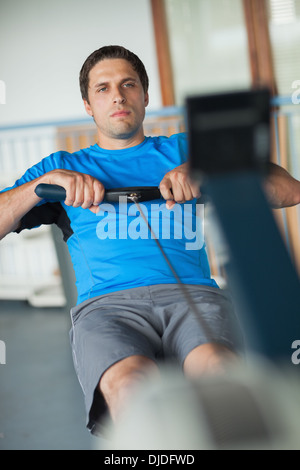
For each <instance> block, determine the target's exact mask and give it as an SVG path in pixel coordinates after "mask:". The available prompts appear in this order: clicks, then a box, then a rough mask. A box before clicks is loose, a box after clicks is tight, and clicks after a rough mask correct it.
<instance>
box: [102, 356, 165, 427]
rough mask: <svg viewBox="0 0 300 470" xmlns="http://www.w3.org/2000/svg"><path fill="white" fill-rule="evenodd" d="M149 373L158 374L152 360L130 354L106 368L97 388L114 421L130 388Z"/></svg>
mask: <svg viewBox="0 0 300 470" xmlns="http://www.w3.org/2000/svg"><path fill="white" fill-rule="evenodd" d="M150 374H152V375H158V374H159V369H158V367H157V365H156V364H155V362H154V361H152V360H151V359H149V358H147V357H145V356H130V357H127V358H126V359H123V360H121V361H119V362H117V363H115V364H114V365H112V366H111V367H110V368H109V369H107V370H106V371H105V372H104V374H103V376H102V378H101V380H100V382H99V389H100V392H101V393H102V394H103V396H104V398H105V401H106V403H107V406H108V408H109V411H110V414H111V418H112V420H113V421H116V420H117V419H118V418H119V417H120V415H121V413H122V410H123V408H124V406H126V403H127V401H128V399H130V397H131V396H132V390H133V388H134V387H135V386H136V385H139V384H140V383H141V382H142V381H143V380H144V379H145V378H146V377H148V376H149V375H150Z"/></svg>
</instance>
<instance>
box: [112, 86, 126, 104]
mask: <svg viewBox="0 0 300 470" xmlns="http://www.w3.org/2000/svg"><path fill="white" fill-rule="evenodd" d="M113 101H114V103H118V104H122V103H125V101H126V98H125V96H124V95H123V93H122V91H121V90H119V89H117V90H116V91H115V93H114V98H113Z"/></svg>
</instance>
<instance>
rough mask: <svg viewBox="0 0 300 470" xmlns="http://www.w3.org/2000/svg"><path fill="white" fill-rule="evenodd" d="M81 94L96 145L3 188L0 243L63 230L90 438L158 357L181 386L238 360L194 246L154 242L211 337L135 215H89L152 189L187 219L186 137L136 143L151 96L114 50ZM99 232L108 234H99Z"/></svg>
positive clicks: (233, 331) (288, 192) (236, 342)
mask: <svg viewBox="0 0 300 470" xmlns="http://www.w3.org/2000/svg"><path fill="white" fill-rule="evenodd" d="M80 88H81V94H82V98H83V102H84V106H85V109H86V111H87V113H88V114H89V115H90V116H92V117H93V119H94V121H95V124H96V126H97V136H98V139H97V144H95V145H94V146H92V147H90V148H88V149H83V150H81V151H79V152H76V153H74V154H69V153H67V152H56V153H54V154H52V155H50V156H49V157H47V158H45V159H43V160H42V161H41V162H40V163H39V164H37V165H35V166H33V167H32V168H31V169H29V170H28V171H27V172H26V173H25V175H24V176H23V177H22V178H21V179H20V180H18V181H17V182H16V183H15V185H14V186H13V187H12V188H6V190H4V192H2V193H1V194H0V206H1V211H0V220H1V223H0V238H3V237H4V236H5V235H6V234H8V233H9V232H12V231H17V232H20V231H21V230H23V229H24V228H32V227H35V226H38V225H40V224H42V223H52V222H55V223H57V224H58V225H59V226H60V227H61V228H62V230H63V232H64V238H65V240H66V241H67V243H68V247H69V250H70V253H71V257H72V260H73V264H74V268H75V272H76V278H77V289H78V303H77V306H76V307H74V308H73V309H72V323H73V327H72V332H71V338H72V347H73V357H74V364H75V368H76V372H77V374H78V377H79V381H80V383H81V386H82V388H83V391H84V394H85V402H86V408H87V415H88V419H87V426H88V428H89V429H90V430H91V431H92V432H93V433H97V431H98V429H99V421H100V418H101V416H102V414H103V412H105V411H106V410H107V409H108V410H109V413H110V415H111V417H112V419H113V420H117V419H118V417H119V416H120V413H121V412H122V409H123V408H124V405H125V403H126V401H127V400H128V397H129V396H130V393H131V390H132V387H133V386H134V384H136V383H138V382H140V381H141V380H142V379H143V377H145V375H148V374H150V373H152V374H158V373H159V367H158V363H159V360H160V359H162V358H168V359H170V360H174V359H177V360H178V362H179V364H180V366H181V367H182V369H183V371H184V373H185V374H186V375H187V376H195V375H200V374H204V373H213V372H216V371H222V370H223V369H224V368H225V367H226V365H227V363H230V362H232V361H234V360H236V357H237V356H236V351H238V349H239V347H240V338H239V334H238V331H237V328H236V326H235V319H234V317H233V313H232V310H233V309H232V304H231V302H230V299H229V298H228V296H227V295H226V294H225V293H224V292H222V291H221V290H220V289H219V288H218V286H217V285H216V283H215V282H214V281H213V279H211V277H210V272H209V266H208V261H207V257H206V253H205V248H204V245H203V244H202V245H201V247H199V249H197V250H188V249H187V245H186V241H187V239H186V238H184V236H182V237H181V238H180V237H179V236H177V237H176V236H174V233H173V235H170V237H165V238H164V237H160V238H161V244H162V245H163V248H164V250H165V252H166V254H167V255H168V256H169V258H171V259H172V261H173V263H174V267H175V269H176V271H177V272H178V273H179V274H180V277H181V280H182V282H183V283H184V284H185V285H186V286H187V288H188V290H189V294H190V296H191V297H192V299H193V302H194V303H195V305H197V306H198V308H199V314H200V315H201V317H202V318H201V321H202V325H203V322H204V323H205V324H206V325H207V326H208V329H209V331H210V333H209V335H208V333H207V331H205V329H203V328H202V327H201V322H199V321H198V320H199V319H197V318H195V315H193V313H192V312H191V311H190V307H189V305H187V303H186V301H185V299H184V298H183V296H182V293H181V291H180V289H179V287H178V285H177V284H176V280H175V279H174V276H173V275H172V272H171V271H170V269H169V267H168V266H167V264H166V263H165V260H164V259H163V257H162V255H161V253H160V251H159V250H158V248H157V246H156V245H155V243H154V240H153V239H152V238H151V237H149V236H145V232H144V231H143V228H142V226H140V230H141V236H140V237H130V236H129V226H130V224H131V223H133V222H135V221H136V219H137V212H134V206H133V208H132V207H130V208H128V214H127V212H126V213H124V208H123V206H122V204H115V205H113V206H110V207H108V206H107V205H101V206H100V209H101V207H102V208H103V210H100V211H99V204H101V202H102V201H103V198H104V195H105V189H110V188H118V187H128V186H159V189H160V192H161V195H162V197H163V198H164V200H165V201H166V207H167V209H168V210H169V211H172V210H173V209H174V208H175V205H176V207H179V206H180V207H183V211H185V212H188V213H189V214H191V213H192V214H193V217H195V211H196V201H197V197H198V196H199V189H198V186H197V184H195V183H194V182H193V181H192V180H191V179H190V177H189V171H188V164H187V153H186V148H187V145H186V137H185V135H184V134H178V135H175V136H172V137H170V138H166V137H157V138H156V137H155V138H150V137H145V135H144V130H143V120H144V116H145V108H146V106H147V105H148V102H149V96H148V76H147V73H146V71H145V68H144V66H143V64H142V62H141V61H140V59H139V58H138V57H137V56H136V55H135V54H133V53H132V52H130V51H128V50H126V49H124V48H122V47H120V46H107V47H103V48H101V49H99V50H97V51H95V52H94V53H92V54H91V55H90V56H89V57H88V58H87V60H86V61H85V63H84V64H83V67H82V69H81V72H80ZM39 183H49V184H57V185H60V186H63V187H64V188H65V189H66V199H65V201H64V202H63V203H61V204H60V203H51V202H50V203H47V202H46V201H45V200H41V199H40V198H39V197H38V196H37V195H36V194H35V192H34V190H35V187H36V186H37V184H39ZM267 191H268V194H269V195H270V198H271V201H272V203H273V205H274V206H277V207H280V206H282V205H293V204H298V203H299V201H300V183H299V182H298V181H296V180H295V179H294V178H292V177H291V176H290V175H289V174H288V173H287V172H285V171H284V170H283V169H281V168H279V167H275V169H274V171H273V172H272V175H271V176H270V178H269V180H268V182H267ZM158 202H159V201H148V202H147V203H145V207H146V209H147V214H148V216H149V217H151V220H158V219H159V218H161V207H160V205H159V204H158ZM185 212H184V215H185ZM174 213H175V212H174ZM105 217H106V219H105ZM163 217H166V213H163ZM160 220H161V219H160ZM172 220H173V219H172ZM183 220H185V219H184V218H183ZM124 221H125V222H124ZM103 222H105V223H106V228H107V230H108V233H107V234H106V235H107V236H104V234H103V231H101V230H100V229H101V227H102V228H103ZM177 222H178V221H176V220H175V221H174V226H173V227H172V229H173V231H174V230H175V224H176V223H177ZM182 223H183V222H182ZM101 224H102V225H101ZM124 224H125V225H124ZM183 224H184V223H183ZM181 228H182V227H181ZM100 232H101V233H100Z"/></svg>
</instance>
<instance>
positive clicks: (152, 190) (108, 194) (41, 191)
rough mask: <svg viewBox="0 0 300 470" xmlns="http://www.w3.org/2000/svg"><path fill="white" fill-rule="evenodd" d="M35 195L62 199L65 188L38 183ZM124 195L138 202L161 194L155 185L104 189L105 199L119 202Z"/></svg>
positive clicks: (64, 194)
mask: <svg viewBox="0 0 300 470" xmlns="http://www.w3.org/2000/svg"><path fill="white" fill-rule="evenodd" d="M35 193H36V195H37V196H39V197H41V198H43V199H48V200H50V201H64V200H65V199H66V190H65V188H63V187H62V186H58V185H57V184H45V183H40V184H38V185H37V187H36V188H35ZM121 196H122V197H126V198H127V200H128V201H132V200H133V198H136V200H137V201H138V202H142V201H151V200H153V199H160V198H161V194H160V191H159V189H158V188H157V187H156V186H134V187H129V188H116V189H107V190H106V191H105V197H104V199H105V201H108V202H119V198H120V197H121Z"/></svg>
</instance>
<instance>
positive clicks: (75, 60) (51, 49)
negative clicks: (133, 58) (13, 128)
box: [0, 0, 161, 126]
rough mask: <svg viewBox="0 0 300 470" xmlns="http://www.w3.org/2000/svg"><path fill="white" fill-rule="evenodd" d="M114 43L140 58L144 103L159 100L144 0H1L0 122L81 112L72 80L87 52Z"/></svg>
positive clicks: (66, 116)
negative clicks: (0, 90) (0, 85)
mask: <svg viewBox="0 0 300 470" xmlns="http://www.w3.org/2000/svg"><path fill="white" fill-rule="evenodd" d="M108 44H120V45H124V46H125V47H127V48H129V49H131V50H132V51H133V52H135V53H136V54H137V55H139V56H140V58H141V59H142V60H143V62H144V64H145V66H146V68H147V70H148V74H149V77H150V90H149V91H150V105H149V109H157V108H159V107H160V106H161V97H160V85H159V75H158V70H157V63H156V52H155V42H154V33H153V28H152V16H151V9H150V2H149V0H126V1H123V0H109V1H107V0H85V1H82V0H51V2H48V1H45V0H26V1H24V0H1V1H0V80H1V81H2V82H4V83H5V85H6V97H5V98H6V100H5V102H6V104H1V105H0V126H4V125H10V124H19V123H30V122H37V121H38V122H40V121H49V120H64V119H77V118H81V117H86V114H85V111H84V108H83V105H82V101H81V96H80V92H79V85H78V75H79V71H80V68H81V66H82V64H83V62H84V60H85V59H86V57H87V56H88V55H89V54H90V53H91V52H92V51H94V50H95V49H98V48H99V47H101V46H103V45H108Z"/></svg>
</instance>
